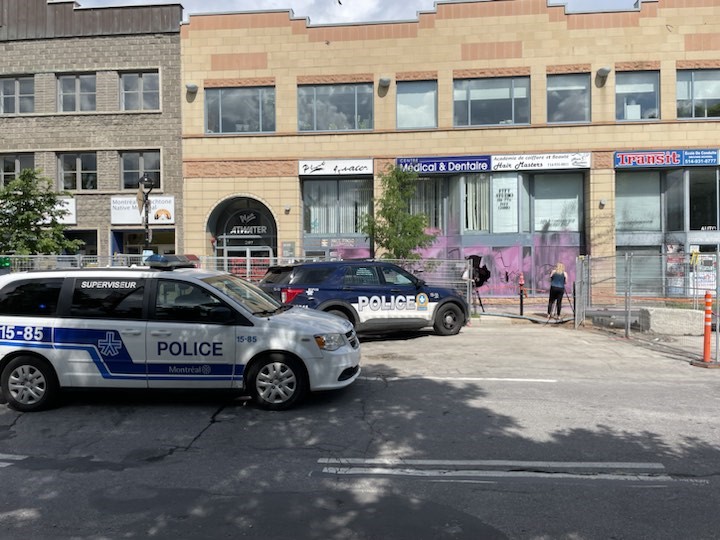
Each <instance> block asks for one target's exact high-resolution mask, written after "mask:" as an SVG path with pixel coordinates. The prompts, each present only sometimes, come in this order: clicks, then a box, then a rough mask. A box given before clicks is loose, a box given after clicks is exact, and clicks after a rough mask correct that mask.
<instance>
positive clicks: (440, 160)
mask: <svg viewBox="0 0 720 540" xmlns="http://www.w3.org/2000/svg"><path fill="white" fill-rule="evenodd" d="M397 166H398V167H400V168H401V169H402V170H403V171H410V172H416V173H418V174H458V173H482V172H488V171H489V170H490V156H462V157H417V158H398V159H397Z"/></svg>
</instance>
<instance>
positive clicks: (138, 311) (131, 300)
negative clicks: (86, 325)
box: [69, 278, 145, 320]
mask: <svg viewBox="0 0 720 540" xmlns="http://www.w3.org/2000/svg"><path fill="white" fill-rule="evenodd" d="M144 294H145V280H144V279H132V278H88V279H76V280H75V286H74V287H73V296H72V303H71V304H70V312H69V316H70V317H81V318H87V319H123V320H127V319H141V318H142V308H143V295H144Z"/></svg>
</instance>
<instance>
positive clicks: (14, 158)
mask: <svg viewBox="0 0 720 540" xmlns="http://www.w3.org/2000/svg"><path fill="white" fill-rule="evenodd" d="M0 163H2V171H0V174H1V175H2V177H1V178H2V182H0V185H2V186H6V185H8V183H9V182H11V181H12V180H15V179H16V178H17V177H18V176H20V173H21V172H22V171H24V170H25V169H34V168H35V159H34V157H33V155H32V154H4V155H2V154H0Z"/></svg>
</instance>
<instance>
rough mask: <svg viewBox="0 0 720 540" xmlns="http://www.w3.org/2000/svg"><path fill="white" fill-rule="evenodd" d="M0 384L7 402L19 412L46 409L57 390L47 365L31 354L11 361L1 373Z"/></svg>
mask: <svg viewBox="0 0 720 540" xmlns="http://www.w3.org/2000/svg"><path fill="white" fill-rule="evenodd" d="M0 384H1V385H2V393H3V397H4V398H5V399H6V400H7V402H8V405H9V406H10V407H11V408H13V409H15V410H17V411H21V412H31V411H37V410H40V409H45V408H47V407H48V406H49V405H50V404H51V402H52V401H53V400H54V399H55V397H56V395H57V393H58V391H59V385H58V382H57V377H56V376H55V372H54V371H53V369H52V367H50V364H48V363H47V362H44V361H43V360H41V359H39V358H34V357H32V356H21V357H18V358H15V359H13V360H11V361H10V362H9V363H8V364H7V366H5V369H4V370H3V372H2V379H1V380H0Z"/></svg>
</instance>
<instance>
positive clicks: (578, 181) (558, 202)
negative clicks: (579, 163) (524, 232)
mask: <svg viewBox="0 0 720 540" xmlns="http://www.w3.org/2000/svg"><path fill="white" fill-rule="evenodd" d="M534 178H535V182H534V193H533V201H534V204H533V216H534V224H533V228H534V230H535V232H549V231H571V232H579V231H580V229H581V227H582V222H583V216H582V204H581V203H582V200H583V175H582V174H575V173H569V174H537V175H535V177H534Z"/></svg>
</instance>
